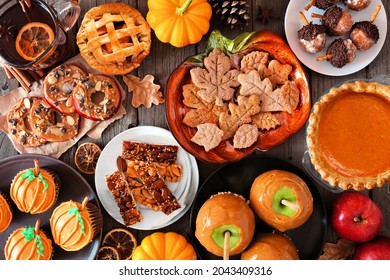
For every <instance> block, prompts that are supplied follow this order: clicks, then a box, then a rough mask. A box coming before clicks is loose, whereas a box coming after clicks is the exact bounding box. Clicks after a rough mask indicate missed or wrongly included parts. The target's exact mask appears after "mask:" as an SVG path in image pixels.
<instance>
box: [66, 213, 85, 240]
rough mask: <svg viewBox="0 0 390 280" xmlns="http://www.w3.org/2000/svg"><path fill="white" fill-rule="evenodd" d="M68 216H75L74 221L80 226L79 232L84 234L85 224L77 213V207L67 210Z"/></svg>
mask: <svg viewBox="0 0 390 280" xmlns="http://www.w3.org/2000/svg"><path fill="white" fill-rule="evenodd" d="M68 215H69V216H72V215H75V216H76V220H77V221H78V222H79V225H80V227H81V228H80V231H81V232H82V233H83V234H85V224H84V220H83V217H82V216H81V213H80V211H79V208H77V207H73V208H70V209H69V210H68Z"/></svg>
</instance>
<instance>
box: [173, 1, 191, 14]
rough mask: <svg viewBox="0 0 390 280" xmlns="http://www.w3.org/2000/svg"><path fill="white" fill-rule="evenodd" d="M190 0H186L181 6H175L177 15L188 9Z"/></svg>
mask: <svg viewBox="0 0 390 280" xmlns="http://www.w3.org/2000/svg"><path fill="white" fill-rule="evenodd" d="M191 3H192V0H187V1H186V2H185V3H184V5H183V6H181V7H178V8H176V14H178V15H179V16H182V15H183V14H184V13H185V12H186V11H187V9H188V7H189V6H190V5H191Z"/></svg>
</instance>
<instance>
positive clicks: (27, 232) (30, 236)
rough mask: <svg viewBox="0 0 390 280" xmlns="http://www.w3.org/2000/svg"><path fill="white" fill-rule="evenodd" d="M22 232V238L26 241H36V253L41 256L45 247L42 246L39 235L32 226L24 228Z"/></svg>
mask: <svg viewBox="0 0 390 280" xmlns="http://www.w3.org/2000/svg"><path fill="white" fill-rule="evenodd" d="M22 234H23V235H24V239H25V240H26V241H34V242H35V243H37V253H38V254H39V255H41V256H43V251H44V249H45V248H44V247H43V244H42V240H41V236H40V235H39V234H35V232H34V227H27V228H25V229H24V230H23V232H22Z"/></svg>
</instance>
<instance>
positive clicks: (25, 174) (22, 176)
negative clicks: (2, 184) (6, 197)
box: [10, 159, 60, 214]
mask: <svg viewBox="0 0 390 280" xmlns="http://www.w3.org/2000/svg"><path fill="white" fill-rule="evenodd" d="M34 165H35V168H29V169H25V170H22V171H20V172H19V173H18V174H17V175H16V176H15V177H14V179H13V180H12V183H11V188H10V196H11V199H12V200H13V201H14V202H15V204H16V206H17V207H18V209H19V210H20V211H22V212H25V213H31V214H40V213H43V212H45V211H47V210H49V209H50V208H51V207H52V206H53V205H54V203H55V202H56V200H57V197H58V193H59V188H60V179H59V177H58V176H57V175H56V174H55V173H54V172H52V171H49V170H46V169H41V168H40V167H39V160H38V159H34Z"/></svg>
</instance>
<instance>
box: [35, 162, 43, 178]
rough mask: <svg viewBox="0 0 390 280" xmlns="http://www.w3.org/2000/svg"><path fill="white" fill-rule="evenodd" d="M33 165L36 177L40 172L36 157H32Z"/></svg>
mask: <svg viewBox="0 0 390 280" xmlns="http://www.w3.org/2000/svg"><path fill="white" fill-rule="evenodd" d="M34 166H35V170H34V175H35V177H36V176H38V175H39V173H40V172H41V171H40V169H39V159H37V158H36V159H34Z"/></svg>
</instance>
